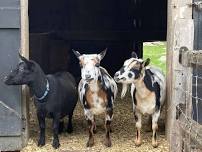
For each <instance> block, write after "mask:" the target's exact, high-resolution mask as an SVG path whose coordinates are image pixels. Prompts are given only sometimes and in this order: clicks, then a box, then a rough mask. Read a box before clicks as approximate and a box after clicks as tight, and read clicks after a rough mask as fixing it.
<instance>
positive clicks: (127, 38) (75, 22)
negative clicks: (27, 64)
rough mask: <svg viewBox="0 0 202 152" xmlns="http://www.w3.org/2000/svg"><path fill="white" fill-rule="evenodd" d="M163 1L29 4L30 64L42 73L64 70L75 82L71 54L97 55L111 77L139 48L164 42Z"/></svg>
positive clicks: (45, 1)
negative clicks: (147, 44)
mask: <svg viewBox="0 0 202 152" xmlns="http://www.w3.org/2000/svg"><path fill="white" fill-rule="evenodd" d="M166 26H167V0H155V1H146V0H124V1H123V0H110V1H109V0H100V1H95V0H85V1H84V0H59V1H58V0H43V1H41V0H29V30H30V58H31V59H34V60H35V61H37V62H38V63H39V64H40V65H41V66H42V68H43V70H44V71H45V72H46V73H53V72H56V71H60V70H68V71H70V72H72V73H73V74H74V75H75V76H76V77H79V76H80V74H79V71H80V68H79V65H78V61H77V59H76V57H74V55H73V54H72V51H71V49H75V50H78V51H80V52H81V53H99V52H100V51H102V50H103V49H105V48H108V52H107V55H106V57H105V58H104V59H103V62H102V66H104V67H105V68H106V69H107V70H108V71H109V72H110V73H111V74H114V72H115V71H116V70H117V69H118V68H119V67H121V65H122V64H123V61H124V60H125V59H126V58H128V57H129V56H130V52H131V51H132V50H135V51H136V52H137V54H138V55H139V56H140V57H142V54H143V52H142V48H143V42H145V41H165V40H166V29H167V27H166Z"/></svg>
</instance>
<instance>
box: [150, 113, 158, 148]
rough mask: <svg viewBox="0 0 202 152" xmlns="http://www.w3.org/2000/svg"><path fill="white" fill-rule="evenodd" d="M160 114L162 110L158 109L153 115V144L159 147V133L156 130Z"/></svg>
mask: <svg viewBox="0 0 202 152" xmlns="http://www.w3.org/2000/svg"><path fill="white" fill-rule="evenodd" d="M159 116H160V110H158V111H156V112H155V113H154V114H153V115H152V130H153V135H152V146H153V147H154V148H156V147H158V142H157V133H156V130H157V129H158V124H157V122H158V119H159Z"/></svg>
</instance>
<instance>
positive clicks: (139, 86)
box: [134, 77, 150, 98]
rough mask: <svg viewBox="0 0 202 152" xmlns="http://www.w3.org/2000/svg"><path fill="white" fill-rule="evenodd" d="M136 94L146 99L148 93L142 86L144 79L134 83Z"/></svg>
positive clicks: (143, 85)
mask: <svg viewBox="0 0 202 152" xmlns="http://www.w3.org/2000/svg"><path fill="white" fill-rule="evenodd" d="M134 84H135V88H136V92H137V93H138V94H139V96H141V97H142V98H144V97H146V96H147V95H148V94H149V93H150V92H149V91H148V89H147V87H146V86H145V84H144V78H143V77H141V78H139V79H138V80H136V81H135V82H134Z"/></svg>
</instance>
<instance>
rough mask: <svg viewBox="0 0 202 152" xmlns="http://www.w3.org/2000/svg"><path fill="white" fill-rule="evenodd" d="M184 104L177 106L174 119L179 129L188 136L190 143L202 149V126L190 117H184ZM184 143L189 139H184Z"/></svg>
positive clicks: (185, 108)
mask: <svg viewBox="0 0 202 152" xmlns="http://www.w3.org/2000/svg"><path fill="white" fill-rule="evenodd" d="M187 108H188V107H186V104H179V105H177V107H176V116H177V117H176V119H177V122H178V124H179V127H180V129H181V130H182V131H183V132H185V134H187V135H189V137H190V138H191V141H190V146H191V143H192V142H193V143H194V144H195V146H196V147H200V148H202V125H200V124H199V123H197V122H196V121H194V120H193V119H192V118H191V117H187V115H185V113H186V110H187ZM185 140H186V142H189V138H185Z"/></svg>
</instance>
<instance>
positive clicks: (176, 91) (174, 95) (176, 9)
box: [166, 0, 194, 152]
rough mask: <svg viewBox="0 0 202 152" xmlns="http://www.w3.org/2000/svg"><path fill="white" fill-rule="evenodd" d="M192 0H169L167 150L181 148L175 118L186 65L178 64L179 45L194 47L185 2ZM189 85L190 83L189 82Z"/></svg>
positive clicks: (190, 18)
mask: <svg viewBox="0 0 202 152" xmlns="http://www.w3.org/2000/svg"><path fill="white" fill-rule="evenodd" d="M191 2H192V0H169V1H168V30H167V59H168V60H167V120H166V135H167V139H168V141H169V143H170V151H175V152H178V151H182V145H183V143H182V136H183V133H182V132H180V131H178V130H179V127H178V125H177V123H176V120H175V115H176V110H175V106H176V105H177V104H178V103H180V102H185V96H184V95H183V94H182V90H180V89H182V88H185V86H187V81H188V80H187V78H186V75H187V73H191V69H188V70H187V69H186V70H187V71H186V70H185V68H184V67H183V66H182V65H180V64H179V62H178V61H179V49H180V47H181V46H186V47H187V48H188V49H192V48H193V29H194V28H193V20H192V8H191V7H189V6H188V5H187V4H189V3H191ZM190 86H191V84H190Z"/></svg>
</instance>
